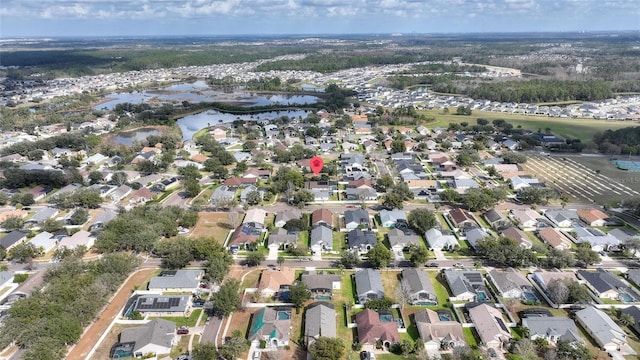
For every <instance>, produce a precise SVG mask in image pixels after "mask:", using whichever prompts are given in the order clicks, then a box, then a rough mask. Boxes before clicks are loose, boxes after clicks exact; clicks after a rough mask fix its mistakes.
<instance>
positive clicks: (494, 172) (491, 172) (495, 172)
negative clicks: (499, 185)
mask: <svg viewBox="0 0 640 360" xmlns="http://www.w3.org/2000/svg"><path fill="white" fill-rule="evenodd" d="M485 170H486V171H487V175H489V177H491V178H495V177H498V176H500V173H499V172H498V170H496V167H495V166H487V167H486V168H485Z"/></svg>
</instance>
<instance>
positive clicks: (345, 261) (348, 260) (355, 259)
mask: <svg viewBox="0 0 640 360" xmlns="http://www.w3.org/2000/svg"><path fill="white" fill-rule="evenodd" d="M340 263H341V264H342V265H343V266H344V267H345V268H347V269H353V268H354V267H356V266H358V265H360V263H361V260H360V256H358V254H357V253H356V252H354V251H344V252H343V253H342V255H341V256H340Z"/></svg>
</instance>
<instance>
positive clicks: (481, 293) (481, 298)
mask: <svg viewBox="0 0 640 360" xmlns="http://www.w3.org/2000/svg"><path fill="white" fill-rule="evenodd" d="M476 298H477V299H478V301H488V300H489V297H488V296H487V294H486V293H485V292H484V291H478V293H477V295H476Z"/></svg>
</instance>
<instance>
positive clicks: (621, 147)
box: [593, 126, 640, 155]
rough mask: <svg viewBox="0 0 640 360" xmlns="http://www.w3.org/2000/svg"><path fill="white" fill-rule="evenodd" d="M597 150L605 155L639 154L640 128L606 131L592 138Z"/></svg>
mask: <svg viewBox="0 0 640 360" xmlns="http://www.w3.org/2000/svg"><path fill="white" fill-rule="evenodd" d="M593 142H595V143H596V145H598V149H599V150H600V151H602V152H603V153H606V154H625V155H638V154H640V126H634V127H628V128H622V129H618V130H606V131H604V132H601V133H597V134H595V135H594V136H593Z"/></svg>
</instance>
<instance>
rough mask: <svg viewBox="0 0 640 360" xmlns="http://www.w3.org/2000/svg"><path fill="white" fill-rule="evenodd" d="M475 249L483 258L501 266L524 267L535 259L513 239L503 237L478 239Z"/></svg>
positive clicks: (531, 253) (530, 252) (529, 251)
mask: <svg viewBox="0 0 640 360" xmlns="http://www.w3.org/2000/svg"><path fill="white" fill-rule="evenodd" d="M476 251H477V253H478V254H480V255H481V256H482V257H483V258H485V259H487V260H489V261H491V262H493V263H494V264H499V265H502V266H510V267H524V266H529V265H531V264H532V263H534V262H535V261H536V256H535V254H534V253H533V252H532V251H531V250H529V249H525V248H522V247H521V246H520V245H518V243H516V242H515V241H514V240H512V239H508V238H504V237H501V238H498V239H494V238H485V239H481V240H478V242H477V243H476Z"/></svg>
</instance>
